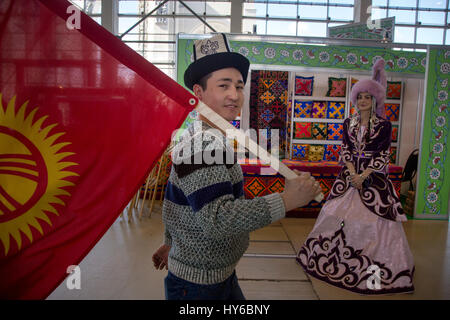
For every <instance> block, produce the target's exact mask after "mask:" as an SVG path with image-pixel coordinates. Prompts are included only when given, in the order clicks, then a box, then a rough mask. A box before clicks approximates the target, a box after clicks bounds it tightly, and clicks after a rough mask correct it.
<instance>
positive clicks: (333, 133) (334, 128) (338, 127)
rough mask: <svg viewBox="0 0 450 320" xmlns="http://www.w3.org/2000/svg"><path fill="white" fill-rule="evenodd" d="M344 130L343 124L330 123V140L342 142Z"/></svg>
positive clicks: (328, 130) (328, 131)
mask: <svg viewBox="0 0 450 320" xmlns="http://www.w3.org/2000/svg"><path fill="white" fill-rule="evenodd" d="M343 130H344V126H343V124H342V123H329V124H328V127H327V133H328V140H342V135H343Z"/></svg>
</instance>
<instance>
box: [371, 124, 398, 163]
mask: <svg viewBox="0 0 450 320" xmlns="http://www.w3.org/2000/svg"><path fill="white" fill-rule="evenodd" d="M391 134H392V125H391V122H390V121H383V122H382V124H381V126H380V129H379V134H378V135H377V137H376V138H375V141H374V143H375V144H376V146H377V149H376V151H375V152H374V153H373V155H372V159H370V162H369V164H368V165H367V167H368V168H370V169H372V170H374V171H384V170H385V168H386V166H387V165H389V148H390V146H391V139H392V138H391Z"/></svg>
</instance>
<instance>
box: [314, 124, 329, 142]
mask: <svg viewBox="0 0 450 320" xmlns="http://www.w3.org/2000/svg"><path fill="white" fill-rule="evenodd" d="M311 134H312V138H313V139H317V140H327V124H326V123H317V122H316V123H313V124H312V129H311Z"/></svg>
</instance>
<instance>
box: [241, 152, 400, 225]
mask: <svg viewBox="0 0 450 320" xmlns="http://www.w3.org/2000/svg"><path fill="white" fill-rule="evenodd" d="M244 161H245V163H242V162H240V164H241V168H242V172H243V174H244V193H245V198H246V199H252V198H254V197H255V196H264V195H267V194H270V193H273V192H279V190H281V188H283V186H284V177H283V176H281V175H280V174H275V175H273V174H261V172H262V171H261V168H262V167H266V168H267V167H268V165H261V164H260V162H259V161H258V160H255V161H250V160H249V159H246V160H244ZM282 162H283V163H284V164H285V165H287V166H288V167H289V168H290V169H292V170H293V169H297V170H299V171H308V172H310V173H311V175H312V176H313V177H314V178H315V179H316V180H317V181H319V183H320V187H321V188H322V192H323V193H324V195H325V199H326V198H327V197H328V195H329V192H330V190H331V187H332V185H333V183H334V182H335V180H336V177H337V176H338V174H339V172H340V170H341V168H342V166H341V165H339V164H338V163H337V162H335V161H318V162H309V161H300V160H283V161H282ZM402 171H403V168H402V167H399V166H396V165H392V164H391V165H390V166H389V179H391V181H392V183H393V184H394V188H395V190H396V192H397V196H398V195H399V194H400V188H401V179H402ZM271 190H274V191H271ZM325 199H324V200H323V201H322V202H321V203H317V202H315V201H311V202H310V203H309V204H307V205H306V206H303V207H301V208H298V209H295V210H291V211H289V212H288V213H286V216H287V217H296V218H305V217H311V218H316V217H317V215H318V213H319V211H320V209H321V207H322V205H323V204H324V203H325V201H326V200H325Z"/></svg>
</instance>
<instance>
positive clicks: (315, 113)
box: [311, 101, 328, 118]
mask: <svg viewBox="0 0 450 320" xmlns="http://www.w3.org/2000/svg"><path fill="white" fill-rule="evenodd" d="M327 108H328V105H327V103H326V102H324V101H314V102H313V106H312V109H311V118H326V116H327Z"/></svg>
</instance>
